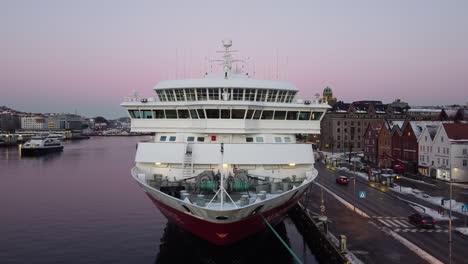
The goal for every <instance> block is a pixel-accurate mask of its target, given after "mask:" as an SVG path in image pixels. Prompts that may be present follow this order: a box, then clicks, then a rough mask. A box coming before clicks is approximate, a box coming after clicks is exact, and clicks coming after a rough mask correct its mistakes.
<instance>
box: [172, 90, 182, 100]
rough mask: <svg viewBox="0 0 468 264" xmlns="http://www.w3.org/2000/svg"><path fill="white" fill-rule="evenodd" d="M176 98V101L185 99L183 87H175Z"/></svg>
mask: <svg viewBox="0 0 468 264" xmlns="http://www.w3.org/2000/svg"><path fill="white" fill-rule="evenodd" d="M174 91H175V94H176V99H177V101H185V97H184V90H183V89H175V90H174Z"/></svg>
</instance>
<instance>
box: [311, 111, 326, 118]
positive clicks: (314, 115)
mask: <svg viewBox="0 0 468 264" xmlns="http://www.w3.org/2000/svg"><path fill="white" fill-rule="evenodd" d="M322 113H323V112H312V120H320V117H322Z"/></svg>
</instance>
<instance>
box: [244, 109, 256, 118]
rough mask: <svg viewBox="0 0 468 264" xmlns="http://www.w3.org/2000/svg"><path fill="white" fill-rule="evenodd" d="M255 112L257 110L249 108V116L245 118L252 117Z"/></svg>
mask: <svg viewBox="0 0 468 264" xmlns="http://www.w3.org/2000/svg"><path fill="white" fill-rule="evenodd" d="M254 112H255V110H253V109H249V110H248V111H247V116H246V117H245V119H252V116H253V113H254Z"/></svg>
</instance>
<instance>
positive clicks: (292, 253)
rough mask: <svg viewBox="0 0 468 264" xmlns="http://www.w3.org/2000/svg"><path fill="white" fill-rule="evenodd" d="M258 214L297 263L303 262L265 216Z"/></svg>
mask: <svg viewBox="0 0 468 264" xmlns="http://www.w3.org/2000/svg"><path fill="white" fill-rule="evenodd" d="M259 215H260V216H261V217H262V219H263V221H265V223H266V224H267V226H268V227H269V228H270V229H271V231H273V233H274V234H275V235H276V237H277V238H278V239H279V241H281V243H282V244H283V246H284V247H285V248H286V249H287V250H288V251H289V253H291V255H292V256H293V257H294V259H295V260H296V261H297V263H299V264H303V263H302V261H301V259H300V258H299V257H298V256H297V255H296V253H294V251H293V250H292V249H291V247H289V246H288V244H286V242H285V241H284V240H283V239H282V238H281V236H280V235H279V234H278V233H277V232H276V230H275V229H274V228H273V227H272V226H271V225H270V223H268V220H266V218H265V217H264V216H263V214H262V213H259Z"/></svg>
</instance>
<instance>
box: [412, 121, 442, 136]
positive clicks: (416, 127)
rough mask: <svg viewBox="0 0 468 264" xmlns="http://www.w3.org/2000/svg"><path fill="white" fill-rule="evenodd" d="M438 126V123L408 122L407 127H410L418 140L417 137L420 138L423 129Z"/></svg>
mask: <svg viewBox="0 0 468 264" xmlns="http://www.w3.org/2000/svg"><path fill="white" fill-rule="evenodd" d="M440 124H441V122H440V121H409V125H410V126H411V129H412V130H413V133H414V135H415V136H416V138H419V136H421V133H422V132H423V130H424V128H425V127H427V126H434V125H440Z"/></svg>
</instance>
